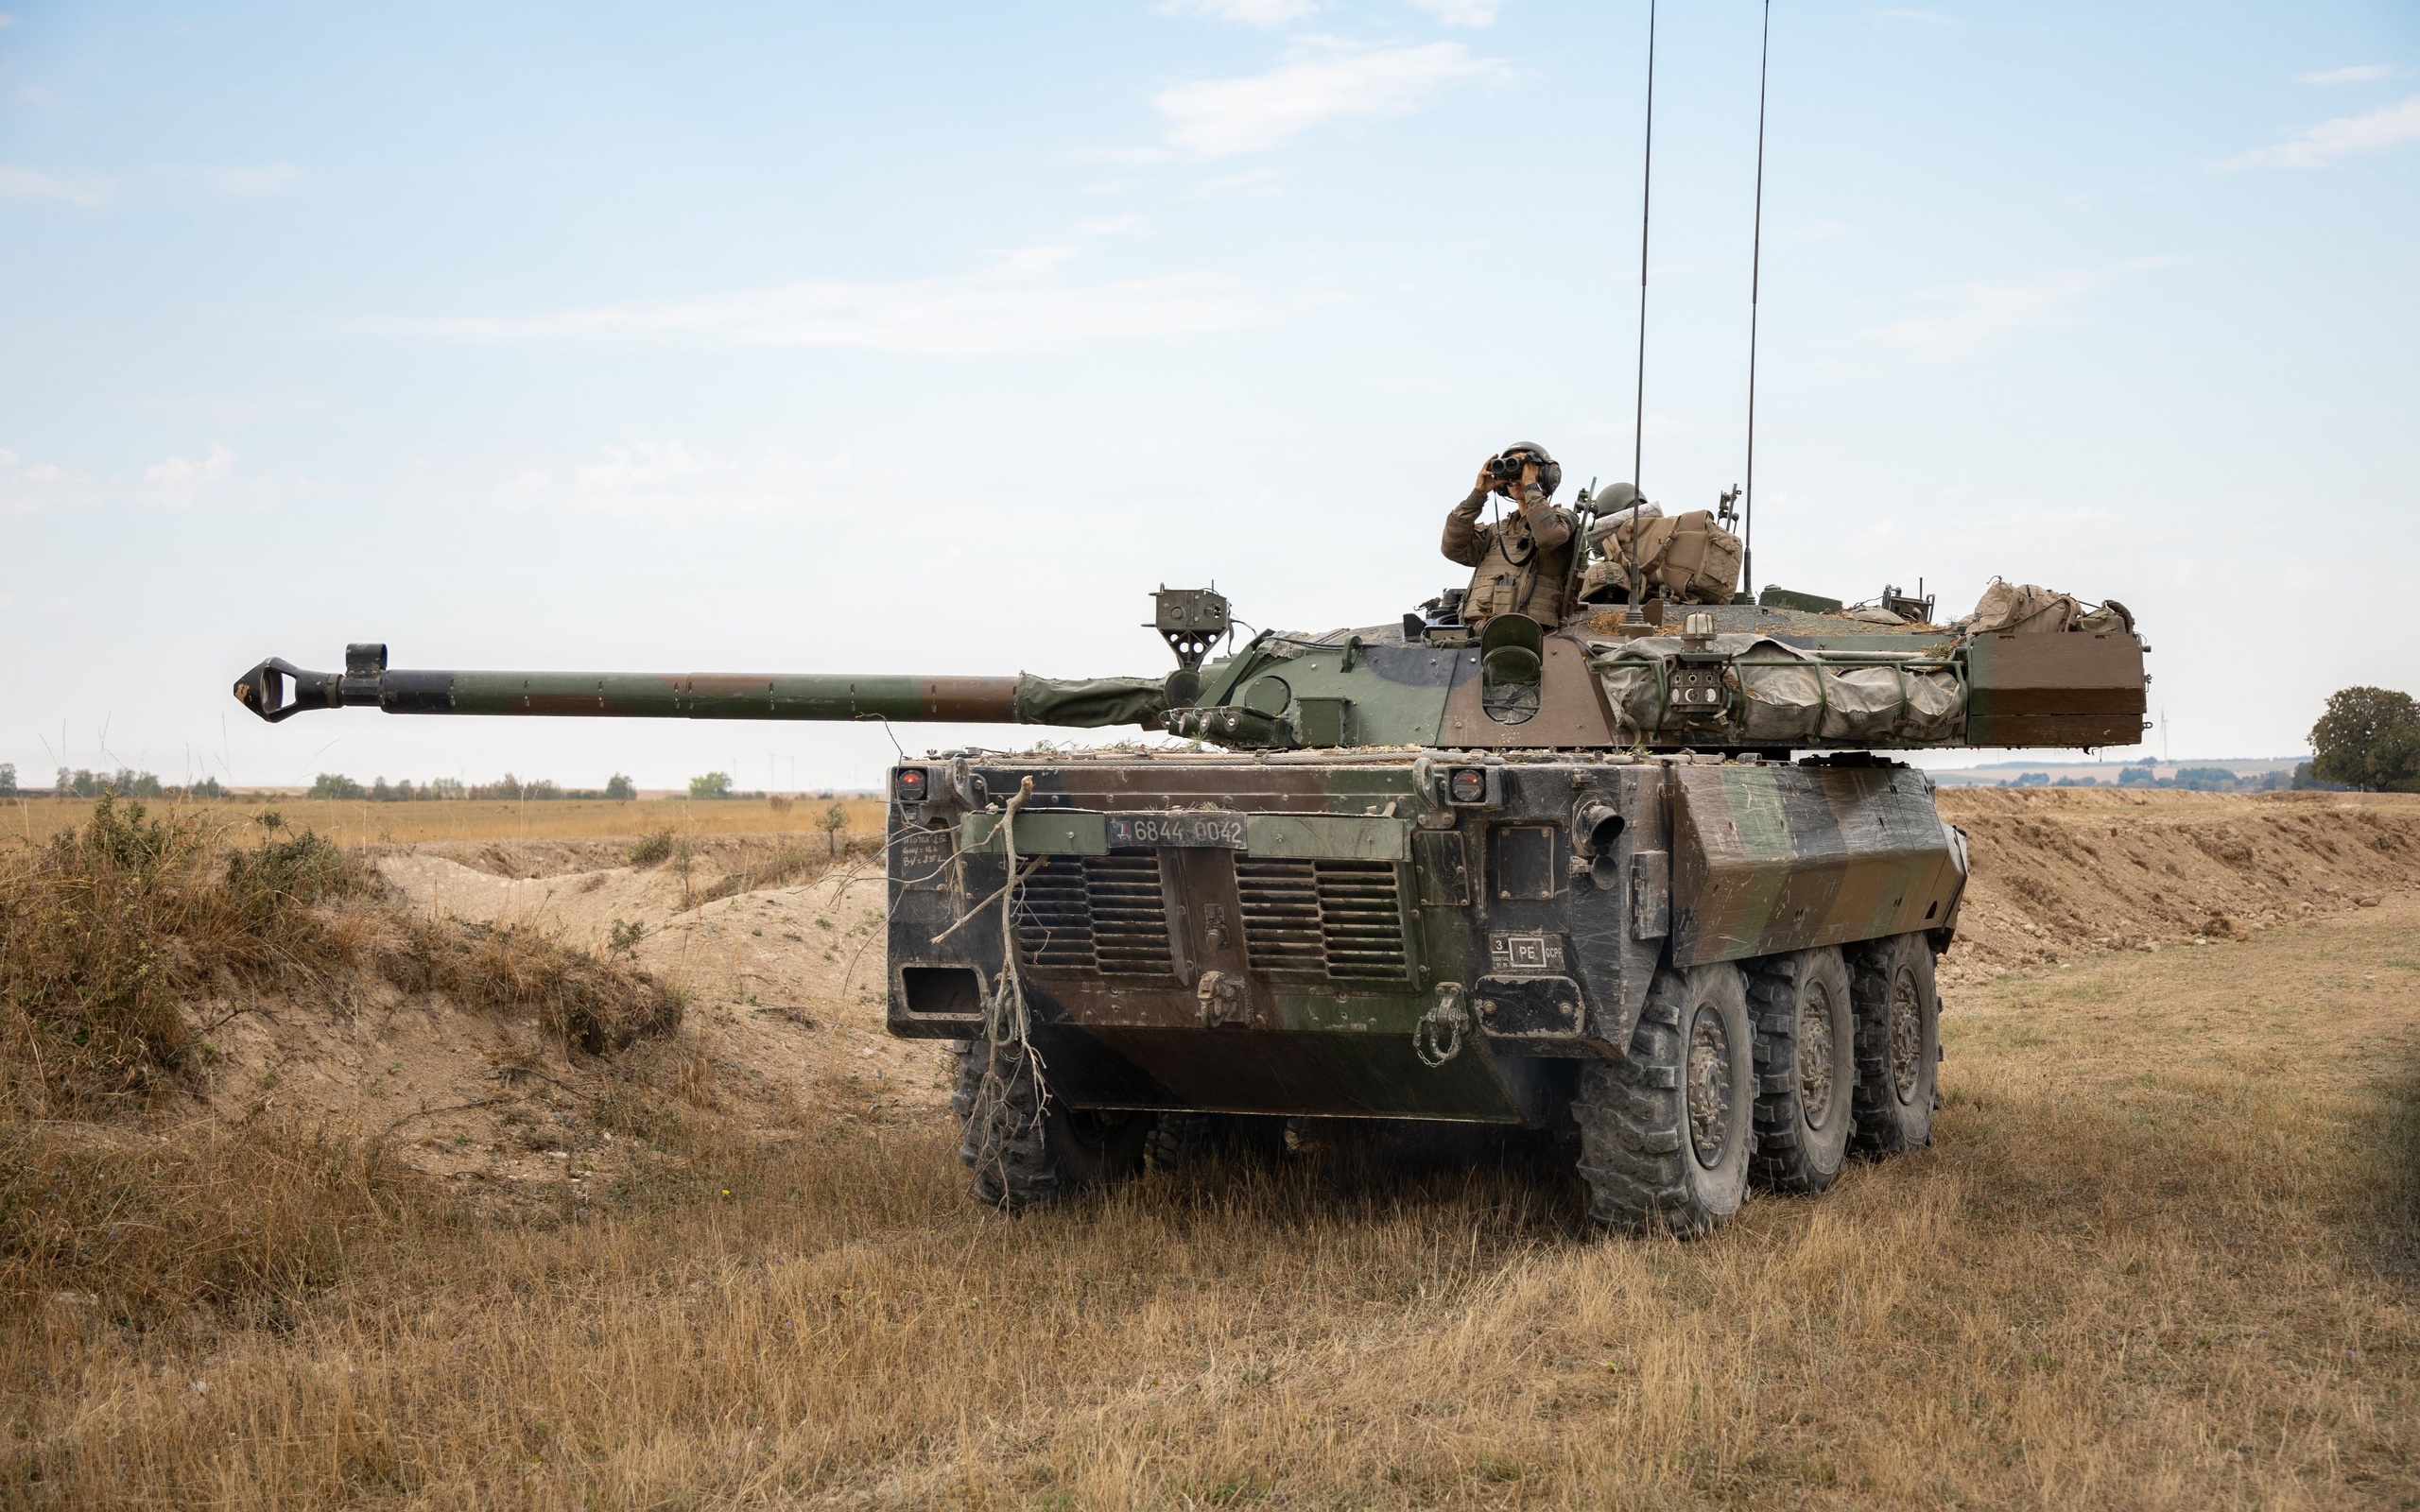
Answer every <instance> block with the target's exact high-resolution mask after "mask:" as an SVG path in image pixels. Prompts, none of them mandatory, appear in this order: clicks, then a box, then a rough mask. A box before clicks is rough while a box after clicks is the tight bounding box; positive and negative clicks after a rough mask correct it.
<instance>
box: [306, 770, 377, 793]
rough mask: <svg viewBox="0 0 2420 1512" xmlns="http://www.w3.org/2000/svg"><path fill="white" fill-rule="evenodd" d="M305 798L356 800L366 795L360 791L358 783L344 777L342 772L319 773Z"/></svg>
mask: <svg viewBox="0 0 2420 1512" xmlns="http://www.w3.org/2000/svg"><path fill="white" fill-rule="evenodd" d="M306 796H308V797H311V798H332V799H357V798H362V797H365V796H366V795H365V794H364V793H363V792H362V791H361V784H360V783H359V782H354V780H353V779H352V778H350V777H347V776H345V775H344V774H343V773H342V772H321V773H320V775H319V776H318V777H317V778H315V779H313V780H312V782H311V791H310V793H309V794H308V795H306Z"/></svg>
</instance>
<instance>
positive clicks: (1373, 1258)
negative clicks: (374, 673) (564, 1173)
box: [0, 895, 2420, 1508]
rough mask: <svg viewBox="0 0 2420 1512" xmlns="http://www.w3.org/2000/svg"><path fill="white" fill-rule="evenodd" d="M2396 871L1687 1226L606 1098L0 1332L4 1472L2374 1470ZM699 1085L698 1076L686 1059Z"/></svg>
mask: <svg viewBox="0 0 2420 1512" xmlns="http://www.w3.org/2000/svg"><path fill="white" fill-rule="evenodd" d="M2415 1008H2420V902H2414V901H2413V900H2411V898H2410V897H2409V895H2399V896H2397V897H2395V898H2392V899H2390V900H2389V901H2388V902H2387V904H2386V906H2384V907H2383V908H2380V909H2376V910H2362V911H2360V912H2359V913H2356V914H2351V915H2346V916H2343V917H2342V918H2338V919H2329V920H2324V921H2318V922H2309V923H2299V924H2290V925H2287V926H2283V927H2280V928H2277V929H2274V930H2271V931H2268V932H2265V933H2262V934H2261V935H2259V936H2256V937H2255V938H2254V939H2252V940H2250V941H2248V942H2242V943H2228V944H2222V945H2212V946H2209V947H2205V948H2199V949H2192V950H2180V951H2169V952H2165V953H2163V954H2159V955H2156V956H2144V955H2136V954H2124V955H2114V956H2104V957H2100V958H2099V959H2097V960H2095V961H2092V962H2089V963H2087V964H2085V965H2083V966H2080V967H2077V968H2074V969H2071V970H2067V971H2052V972H2048V973H2045V974H2040V975H2033V976H2014V977H2007V978H2003V979H2000V980H1998V981H1997V982H1995V983H1992V984H1989V985H1985V986H1979V987H1977V988H1972V989H1969V990H1967V991H1965V992H1963V993H1962V994H1960V995H1959V998H1958V1001H1957V1003H1956V1009H1955V1011H1954V1012H1953V1014H1952V1015H1951V1017H1950V1018H1949V1020H1948V1021H1947V1024H1946V1039H1947V1042H1948V1046H1949V1059H1948V1062H1947V1064H1946V1066H1945V1071H1944V1078H1943V1085H1944V1087H1945V1091H1946V1096H1947V1104H1946V1106H1945V1108H1944V1110H1943V1113H1942V1116H1941V1119H1940V1121H1939V1125H1938V1126H1939V1131H1940V1134H1939V1143H1938V1144H1937V1146H1936V1147H1935V1148H1934V1149H1932V1150H1930V1151H1928V1152H1926V1153H1924V1154H1921V1155H1919V1156H1916V1157H1913V1158H1910V1159H1905V1160H1898V1161H1894V1162H1892V1163H1889V1164H1885V1165H1881V1166H1860V1167H1858V1168H1855V1169H1854V1170H1853V1171H1852V1172H1851V1173H1850V1174H1849V1176H1848V1177H1846V1178H1845V1179H1844V1180H1843V1182H1842V1183H1841V1186H1840V1187H1839V1188H1837V1189H1836V1190H1835V1191H1834V1192H1833V1193H1831V1194H1828V1195H1827V1196H1825V1197H1824V1198H1822V1199H1819V1200H1815V1201H1797V1200H1789V1201H1781V1200H1770V1201H1762V1202H1758V1203H1755V1204H1752V1205H1751V1207H1750V1209H1749V1210H1748V1211H1747V1212H1746V1213H1745V1214H1744V1215H1743V1218H1742V1219H1741V1221H1739V1222H1737V1223H1736V1224H1734V1225H1733V1226H1731V1227H1730V1228H1728V1229H1724V1230H1723V1231H1721V1232H1720V1233H1719V1234H1718V1235H1717V1236H1715V1237H1714V1238H1713V1239H1711V1240H1709V1241H1706V1242H1703V1243H1699V1244H1694V1245H1686V1246H1683V1245H1676V1244H1671V1243H1663V1242H1627V1241H1609V1240H1605V1239H1601V1238H1599V1237H1596V1236H1594V1235H1592V1234H1589V1233H1587V1232H1585V1231H1583V1230H1582V1228H1581V1226H1580V1225H1579V1224H1578V1223H1577V1222H1576V1220H1575V1219H1574V1217H1573V1212H1574V1204H1573V1203H1572V1201H1571V1199H1570V1195H1569V1193H1568V1192H1567V1190H1566V1188H1565V1186H1564V1181H1563V1179H1562V1178H1561V1177H1559V1176H1557V1175H1556V1174H1555V1173H1554V1172H1553V1171H1552V1170H1551V1169H1550V1168H1548V1167H1546V1166H1543V1165H1540V1164H1536V1163H1531V1162H1529V1161H1526V1160H1520V1159H1515V1158H1504V1159H1494V1158H1491V1159H1487V1160H1478V1161H1475V1162H1470V1163H1466V1164H1464V1165H1461V1166H1457V1167H1453V1168H1446V1169H1430V1170H1427V1171H1425V1172H1423V1171H1401V1170H1397V1171H1393V1172H1391V1173H1374V1172H1372V1171H1369V1170H1366V1169H1359V1168H1357V1166H1356V1164H1355V1162H1354V1161H1353V1160H1351V1159H1350V1158H1349V1157H1345V1156H1339V1157H1336V1158H1333V1159H1326V1160H1298V1161H1294V1162H1289V1163H1285V1164H1280V1165H1276V1166H1256V1165H1249V1164H1245V1165H1236V1166H1231V1167H1228V1168H1225V1169H1219V1170H1214V1171H1210V1172H1207V1173H1202V1174H1200V1175H1197V1176H1191V1177H1155V1178H1153V1179H1152V1180H1150V1181H1149V1182H1147V1183H1145V1184H1143V1185H1140V1186H1137V1187H1134V1188H1131V1189H1128V1190H1126V1191H1123V1192H1120V1193H1117V1194H1112V1195H1109V1196H1105V1197H1097V1198H1093V1199H1090V1200H1088V1201H1085V1202H1082V1203H1080V1204H1079V1205H1077V1206H1075V1207H1073V1208H1071V1209H1068V1210H1065V1211H1055V1212H1045V1213H1040V1214H1036V1215H1033V1216H1029V1217H1027V1218H1025V1219H1022V1220H1013V1221H1012V1220H1006V1219H1002V1218H999V1217H997V1216H995V1215H993V1214H991V1213H988V1212H986V1211H978V1210H977V1209H976V1208H974V1207H972V1206H971V1205H970V1204H969V1203H968V1202H967V1201H966V1199H965V1197H964V1195H963V1189H964V1181H963V1175H962V1173H961V1172H960V1171H959V1168H958V1166H957V1164H956V1162H955V1160H954V1159H953V1158H952V1150H953V1146H954V1144H955V1138H954V1130H952V1129H950V1128H948V1127H947V1126H946V1125H943V1124H942V1123H941V1122H940V1121H938V1120H913V1121H909V1122H907V1123H903V1124H890V1125H876V1126H873V1127H860V1128H858V1129H857V1130H856V1131H855V1132H834V1133H832V1134H830V1135H828V1136H826V1137H822V1138H817V1139H813V1140H797V1141H790V1142H779V1141H776V1142H772V1143H767V1142H764V1141H761V1140H750V1139H744V1138H740V1137H738V1131H734V1130H730V1129H727V1128H719V1127H718V1125H717V1124H716V1123H715V1122H714V1120H713V1119H711V1118H710V1117H709V1116H707V1115H706V1114H704V1113H702V1112H700V1111H696V1110H695V1109H694V1108H692V1109H691V1111H689V1112H686V1113H684V1112H681V1111H680V1110H679V1109H680V1108H682V1107H686V1106H688V1105H677V1104H672V1103H659V1104H655V1105H652V1106H651V1109H650V1110H648V1112H647V1117H646V1118H645V1119H640V1118H635V1117H632V1116H631V1114H630V1110H628V1109H624V1110H622V1111H621V1112H619V1113H616V1114H614V1115H613V1116H616V1117H618V1118H620V1119H621V1126H622V1127H623V1128H624V1129H625V1130H627V1131H630V1132H636V1133H643V1134H644V1135H645V1136H646V1137H647V1139H648V1141H649V1142H650V1143H652V1144H653V1145H654V1146H655V1149H654V1151H653V1155H654V1157H655V1158H654V1159H652V1160H648V1161H644V1162H641V1163H640V1165H638V1166H636V1167H634V1168H633V1169H634V1171H644V1172H646V1173H648V1174H647V1176H646V1179H645V1181H644V1183H641V1182H640V1181H639V1180H638V1179H637V1177H632V1178H631V1180H630V1182H629V1183H627V1184H626V1186H625V1192H624V1198H623V1200H622V1201H620V1202H619V1203H618V1204H614V1205H606V1206H605V1208H604V1211H601V1212H595V1213H593V1214H592V1215H590V1216H587V1217H584V1218H581V1219H579V1220H577V1221H565V1222H561V1223H556V1224H547V1225H521V1226H517V1227H511V1228H506V1229H482V1228H476V1227H464V1226H459V1225H457V1226H444V1225H428V1224H421V1223H415V1222H406V1221H403V1220H401V1219H396V1220H390V1221H389V1222H388V1223H387V1224H386V1226H385V1227H384V1228H382V1229H379V1230H378V1234H379V1235H380V1236H381V1237H379V1239H378V1240H377V1242H375V1243H371V1244H355V1245H354V1246H352V1247H350V1248H349V1249H348V1250H347V1251H346V1253H345V1256H344V1266H343V1270H342V1273H341V1275H339V1276H338V1277H337V1279H336V1280H334V1282H333V1284H332V1285H328V1286H326V1287H324V1288H323V1289H321V1290H319V1291H316V1292H309V1291H303V1290H301V1289H299V1288H289V1289H288V1290H287V1291H285V1292H284V1293H281V1294H280V1295H281V1296H284V1297H286V1298H287V1305H286V1306H285V1307H284V1308H283V1309H282V1310H281V1311H280V1312H279V1313H278V1314H276V1315H275V1317H274V1318H273V1319H262V1320H251V1319H248V1318H246V1317H244V1316H240V1315H228V1314H222V1315H221V1316H220V1317H219V1320H218V1321H216V1322H215V1323H213V1324H212V1325H211V1326H210V1327H208V1328H206V1329H200V1330H199V1331H197V1332H194V1333H193V1334H191V1335H190V1336H180V1335H175V1334H173V1333H170V1332H163V1331H158V1330H154V1331H151V1332H142V1331H137V1330H132V1329H128V1328H123V1327H119V1326H116V1325H112V1324H110V1323H108V1322H107V1321H105V1320H103V1319H101V1318H98V1317H96V1316H95V1315H93V1312H92V1310H91V1309H88V1308H83V1307H80V1306H78V1304H76V1303H74V1302H73V1301H72V1300H71V1301H68V1302H54V1303H51V1304H49V1305H46V1306H43V1307H41V1308H37V1309H34V1310H32V1311H30V1312H26V1313H24V1314H21V1315H19V1316H16V1317H14V1318H11V1319H10V1320H9V1322H8V1324H7V1325H6V1327H7V1330H8V1332H6V1333H5V1335H0V1341H4V1342H0V1393H5V1399H6V1403H7V1411H6V1413H5V1415H0V1416H5V1418H6V1420H7V1421H8V1422H9V1424H10V1425H11V1427H10V1429H9V1437H8V1439H7V1441H6V1445H5V1458H0V1496H4V1497H5V1498H6V1499H8V1500H9V1501H12V1502H14V1503H20V1504H27V1505H60V1506H105V1505H106V1506H122V1505H129V1504H169V1503H174V1504H194V1503H206V1504H212V1505H226V1506H247V1507H251V1506H296V1507H300V1506H320V1505H326V1504H330V1503H339V1502H341V1503H349V1504H369V1505H393V1506H413V1507H440V1506H442V1507H454V1506H461V1507H469V1506H490V1505H498V1504H505V1505H518V1506H535V1507H566V1508H568V1507H576V1506H577V1507H660V1506H687V1507H723V1506H753V1505H768V1506H769V1505H784V1506H787V1505H795V1504H799V1503H832V1504H842V1505H869V1504H871V1505H913V1506H925V1505H952V1506H957V1505H964V1506H987V1507H1006V1506H1020V1505H1040V1506H1071V1507H1088V1508H1089V1507H1127V1506H1231V1505H1253V1506H1283V1507H1298V1506H1319V1507H1326V1506H1399V1505H1452V1506H1463V1505H1483V1506H1529V1505H1551V1506H1589V1507H1598V1506H1636V1507H1668V1506H1709V1505H1745V1504H1755V1505H1759V1506H1762V1505H1809V1506H1825V1507H1842V1508H1865V1507H1875V1506H1885V1505H1890V1506H1919V1505H1921V1506H2029V1507H2031V1506H2040V1507H2073V1508H2100V1507H2107V1506H2126V1507H2137V1506H2138V1507H2179V1508H2182V1507H2193V1508H2200V1507H2206V1506H2212V1505H2229V1506H2264V1507H2265V1506H2283V1507H2298V1506H2339V1505H2410V1504H2412V1500H2413V1498H2414V1497H2415V1496H2420V1464H2416V1463H2415V1455H2420V1414H2416V1413H2415V1411H2414V1404H2415V1402H2420V1311H2415V1309H2416V1308H2420V1298H2415V1295H2414V1287H2415V1285H2416V1284H2420V1253H2415V1251H2416V1250H2420V1235H2416V1234H2415V1229H2414V1204H2415V1197H2416V1195H2420V1194H2415V1190H2414V1181H2415V1177H2414V1163H2415V1158H2420V1135H2415V1125H2414V1121H2413V1106H2414V1105H2413V1096H2414V1091H2415V1080H2414V1074H2415V1067H2420V1035H2416V1034H2415V1031H2414V1023H2415V1017H2414V1009H2415ZM692 1090H693V1091H699V1090H700V1089H692Z"/></svg>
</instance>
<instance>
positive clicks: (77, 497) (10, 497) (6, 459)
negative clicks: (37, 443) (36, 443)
mask: <svg viewBox="0 0 2420 1512" xmlns="http://www.w3.org/2000/svg"><path fill="white" fill-rule="evenodd" d="M97 492H98V487H97V485H96V484H95V481H94V480H93V479H92V478H90V477H87V476H85V475H84V474H83V473H80V472H68V471H67V470H66V469H64V468H62V467H60V466H58V465H56V464H54V463H50V462H28V461H26V459H25V458H24V457H22V456H19V455H17V454H16V453H14V452H11V451H9V450H8V449H7V448H5V447H0V514H31V513H33V512H34V511H35V510H37V509H46V508H53V507H60V506H62V505H77V504H88V503H90V502H92V500H93V499H94V498H95V496H96V494H97Z"/></svg>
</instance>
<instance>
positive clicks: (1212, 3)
mask: <svg viewBox="0 0 2420 1512" xmlns="http://www.w3.org/2000/svg"><path fill="white" fill-rule="evenodd" d="M1319 8H1320V7H1319V0H1160V3H1159V4H1158V5H1157V6H1154V7H1152V9H1155V10H1157V11H1158V12H1159V13H1160V14H1162V15H1164V16H1207V17H1208V18H1210V19H1211V20H1213V21H1240V22H1242V23H1243V24H1244V25H1245V26H1284V25H1286V24H1287V23H1288V22H1289V21H1300V20H1301V19H1302V18H1303V17H1305V16H1307V15H1309V14H1310V13H1311V12H1312V11H1314V10H1317V9H1319Z"/></svg>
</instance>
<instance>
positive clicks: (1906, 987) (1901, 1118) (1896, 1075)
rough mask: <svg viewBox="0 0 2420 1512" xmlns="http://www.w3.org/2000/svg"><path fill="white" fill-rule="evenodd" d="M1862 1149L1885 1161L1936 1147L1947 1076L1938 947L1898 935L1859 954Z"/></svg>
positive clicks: (1856, 995)
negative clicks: (1935, 962)
mask: <svg viewBox="0 0 2420 1512" xmlns="http://www.w3.org/2000/svg"><path fill="white" fill-rule="evenodd" d="M1851 990H1852V995H1853V996H1854V998H1855V999H1856V1003H1857V1150H1858V1154H1860V1155H1864V1156H1867V1157H1869V1158H1871V1159H1875V1160H1879V1159H1881V1158H1882V1157H1884V1156H1886V1155H1897V1154H1899V1153H1900V1152H1901V1151H1903V1150H1910V1149H1915V1148H1917V1147H1918V1146H1921V1145H1926V1144H1930V1143H1932V1105H1933V1092H1934V1089H1935V1087H1936V1086H1937V1084H1938V1082H1939V1078H1940V1060H1941V1000H1940V998H1939V997H1938V996H1937V995H1935V993H1934V991H1933V980H1932V945H1931V942H1930V941H1928V940H1927V939H1926V938H1925V936H1922V935H1893V936H1891V937H1890V938H1888V939H1881V940H1876V941H1875V942H1874V943H1873V944H1872V945H1871V946H1869V947H1867V948H1866V949H1865V950H1863V951H1861V952H1859V953H1858V956H1857V959H1856V962H1855V978H1854V981H1853V984H1852V989H1851Z"/></svg>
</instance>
